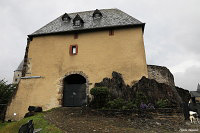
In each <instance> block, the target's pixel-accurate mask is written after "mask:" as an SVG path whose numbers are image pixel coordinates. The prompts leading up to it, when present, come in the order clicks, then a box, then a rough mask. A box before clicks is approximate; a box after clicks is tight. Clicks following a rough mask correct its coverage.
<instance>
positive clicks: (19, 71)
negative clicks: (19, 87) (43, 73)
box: [12, 60, 24, 84]
mask: <svg viewBox="0 0 200 133" xmlns="http://www.w3.org/2000/svg"><path fill="white" fill-rule="evenodd" d="M23 64H24V60H23V61H22V62H21V63H20V64H19V66H18V67H17V69H16V70H15V71H14V76H13V82H12V83H13V84H18V83H19V81H20V79H21V76H22V69H23Z"/></svg>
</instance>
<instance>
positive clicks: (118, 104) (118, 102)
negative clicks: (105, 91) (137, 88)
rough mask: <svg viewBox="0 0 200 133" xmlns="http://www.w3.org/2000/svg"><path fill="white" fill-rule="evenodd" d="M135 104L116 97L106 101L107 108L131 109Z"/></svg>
mask: <svg viewBox="0 0 200 133" xmlns="http://www.w3.org/2000/svg"><path fill="white" fill-rule="evenodd" d="M135 107H136V105H135V104H133V103H132V102H127V101H125V100H124V99H121V98H117V99H114V100H112V101H109V102H108V103H107V108H108V109H133V108H135Z"/></svg>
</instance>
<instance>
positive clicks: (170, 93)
mask: <svg viewBox="0 0 200 133" xmlns="http://www.w3.org/2000/svg"><path fill="white" fill-rule="evenodd" d="M132 89H133V91H134V92H135V93H136V92H142V93H143V94H144V95H145V96H146V97H147V99H148V101H149V102H150V103H153V104H155V103H156V101H159V100H166V99H167V100H168V101H169V105H170V106H179V105H180V104H181V103H182V99H181V97H180V96H179V94H178V92H177V91H176V89H175V87H174V86H169V85H167V84H164V83H158V82H157V81H156V80H154V79H148V78H145V77H142V79H141V80H139V81H138V83H136V84H135V85H133V86H132Z"/></svg>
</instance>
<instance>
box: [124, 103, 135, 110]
mask: <svg viewBox="0 0 200 133" xmlns="http://www.w3.org/2000/svg"><path fill="white" fill-rule="evenodd" d="M135 108H137V105H136V104H134V103H133V102H127V103H126V104H125V105H124V106H123V107H122V109H135Z"/></svg>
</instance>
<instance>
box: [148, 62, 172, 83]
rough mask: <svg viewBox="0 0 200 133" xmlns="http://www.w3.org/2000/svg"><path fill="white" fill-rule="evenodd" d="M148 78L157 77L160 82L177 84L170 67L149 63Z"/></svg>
mask: <svg viewBox="0 0 200 133" xmlns="http://www.w3.org/2000/svg"><path fill="white" fill-rule="evenodd" d="M147 69H148V78H149V79H155V80H156V81H157V82H159V83H165V84H167V85H171V86H175V84H174V76H173V74H172V73H171V72H170V71H169V69H168V68H166V67H164V66H156V65H147Z"/></svg>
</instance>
